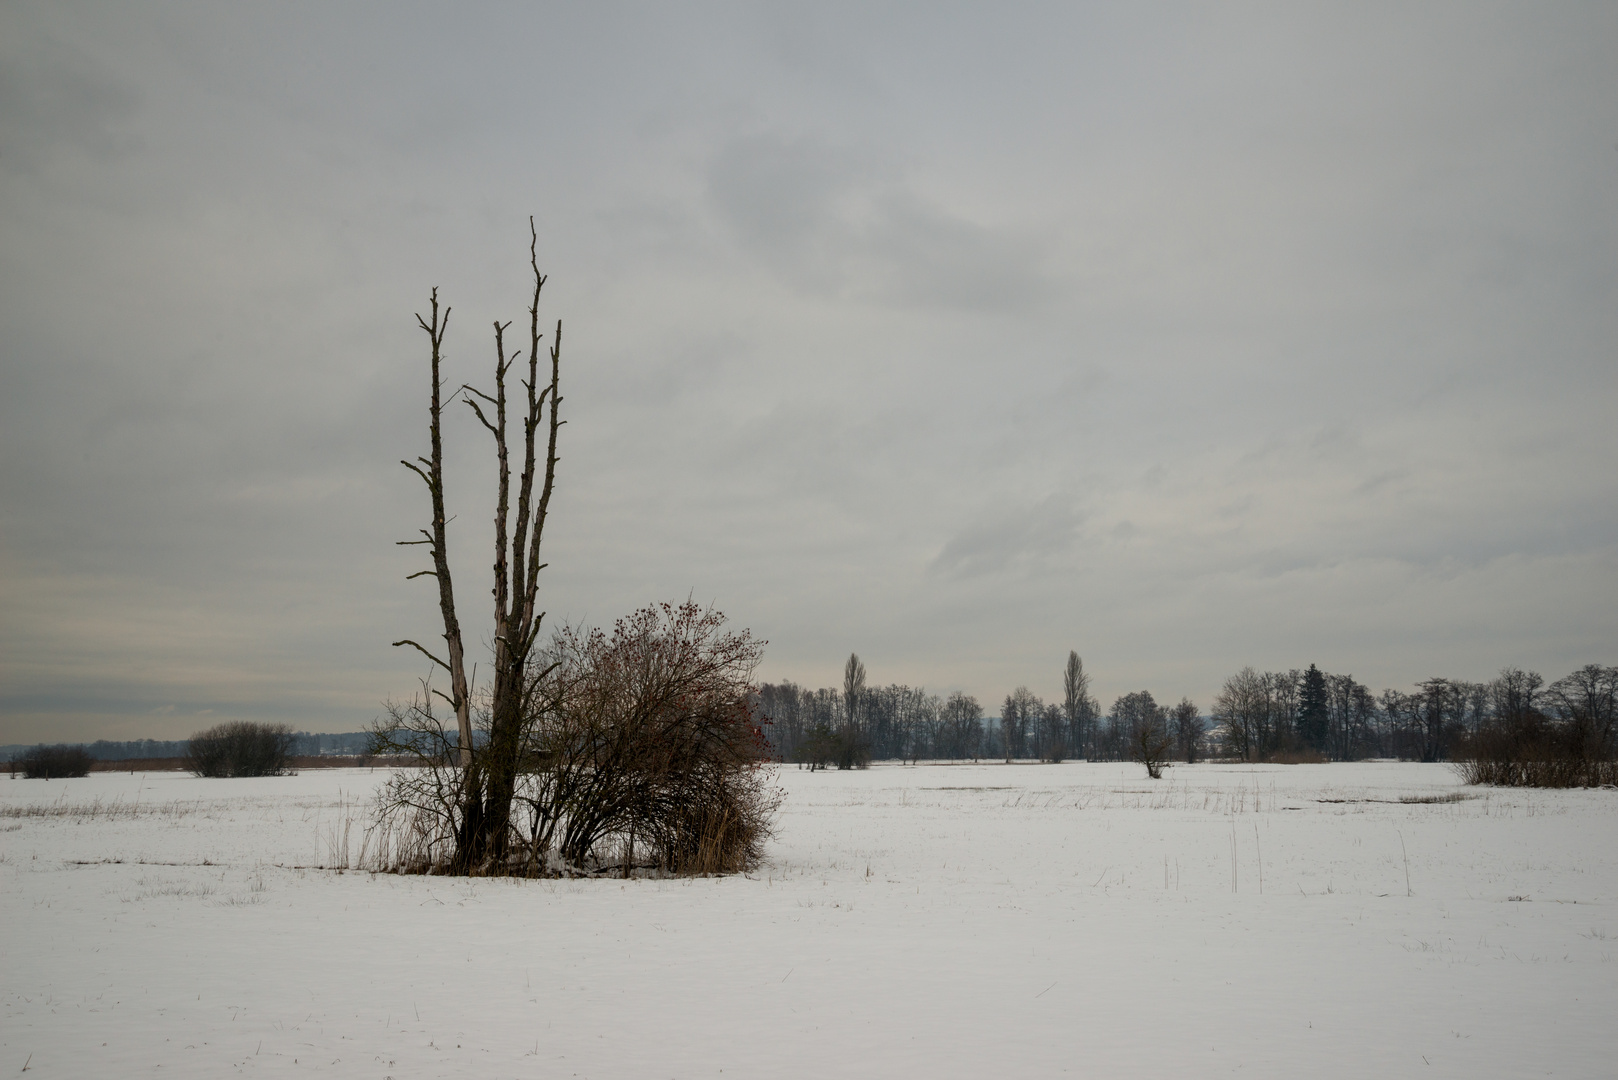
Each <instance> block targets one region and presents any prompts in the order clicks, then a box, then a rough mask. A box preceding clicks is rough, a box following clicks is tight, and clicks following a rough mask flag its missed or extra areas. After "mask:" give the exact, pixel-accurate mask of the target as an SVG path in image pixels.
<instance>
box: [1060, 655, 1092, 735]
mask: <svg viewBox="0 0 1618 1080" xmlns="http://www.w3.org/2000/svg"><path fill="white" fill-rule="evenodd" d="M1099 711H1100V709H1099V707H1098V706H1097V704H1096V701H1095V699H1094V698H1092V697H1091V696H1090V676H1089V674H1088V673H1087V672H1086V671H1085V670H1084V661H1083V660H1081V659H1079V654H1078V653H1077V652H1076V651H1071V650H1070V651H1069V652H1068V654H1067V667H1066V668H1065V669H1063V671H1062V715H1063V716H1064V718H1065V719H1066V720H1067V730H1068V735H1067V744H1068V751H1069V752H1070V753H1072V754H1074V755H1076V756H1078V757H1090V756H1092V755H1093V753H1094V742H1095V733H1094V729H1095V721H1096V714H1097V713H1098V712H1099Z"/></svg>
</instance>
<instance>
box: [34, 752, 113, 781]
mask: <svg viewBox="0 0 1618 1080" xmlns="http://www.w3.org/2000/svg"><path fill="white" fill-rule="evenodd" d="M94 762H95V758H92V757H91V756H90V752H89V751H88V750H86V749H85V748H84V747H82V746H36V747H34V748H33V749H32V750H30V751H28V753H26V754H24V755H23V757H22V767H23V775H24V776H26V777H27V778H28V779H30V780H57V779H60V778H62V777H67V776H88V775H90V766H91V765H92V764H94Z"/></svg>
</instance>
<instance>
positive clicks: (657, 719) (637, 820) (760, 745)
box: [375, 603, 779, 875]
mask: <svg viewBox="0 0 1618 1080" xmlns="http://www.w3.org/2000/svg"><path fill="white" fill-rule="evenodd" d="M723 627H724V616H723V615H721V614H719V613H718V612H716V611H713V610H711V609H710V610H704V609H702V608H700V607H698V606H696V605H695V604H691V603H687V604H683V605H679V606H674V605H668V604H664V605H660V606H657V607H649V608H645V609H642V610H641V611H638V612H636V613H635V614H634V615H631V616H629V617H628V618H626V619H621V620H619V621H618V623H617V624H616V625H615V626H614V628H613V631H612V633H611V634H608V633H606V632H604V631H601V630H594V631H589V632H583V631H577V630H572V629H566V630H563V631H561V632H559V633H558V634H556V635H555V636H554V637H553V638H552V640H551V643H550V645H549V647H548V648H547V649H546V650H545V651H544V653H543V654H541V656H540V658H539V661H540V662H539V663H538V664H537V665H536V667H537V668H539V669H540V672H541V674H540V675H538V676H537V677H536V678H535V680H534V683H533V685H532V686H531V687H530V689H529V693H528V695H527V698H528V700H529V702H530V706H529V708H528V709H527V710H526V711H525V714H524V717H523V724H522V728H521V731H520V732H519V746H518V754H517V760H518V763H519V764H518V778H517V783H516V789H515V792H514V800H513V801H514V807H513V813H512V815H511V823H510V829H511V833H510V835H509V837H508V843H507V845H506V846H507V851H508V853H509V854H508V856H507V857H506V858H505V859H504V860H500V861H497V862H490V863H486V864H484V865H481V866H478V867H476V868H474V869H473V872H474V873H478V874H524V875H540V874H550V873H569V874H573V873H586V874H587V873H595V872H601V871H605V870H609V869H616V870H618V871H620V872H623V873H628V872H629V871H630V870H631V869H632V868H633V867H632V865H631V864H633V863H634V859H635V855H634V853H635V851H636V850H637V849H638V850H639V851H641V852H642V853H643V854H644V857H645V858H646V860H647V861H646V862H644V863H643V864H639V865H641V866H642V868H646V869H659V870H662V871H664V872H670V873H677V874H693V873H698V874H700V873H730V872H735V871H738V870H742V869H745V868H746V867H748V866H750V865H752V864H753V863H754V862H755V861H756V860H757V859H758V858H759V857H760V855H761V854H762V849H763V843H764V840H765V839H766V838H767V837H768V835H769V822H770V817H771V815H772V814H773V812H774V810H775V808H776V806H777V804H778V802H779V795H778V793H777V792H776V791H775V789H774V788H773V787H772V785H771V780H772V778H773V775H774V773H773V771H772V770H771V769H770V768H769V767H768V765H767V764H766V761H765V756H766V754H767V751H768V744H767V743H766V742H765V739H764V735H763V732H762V730H761V728H760V722H759V720H758V718H757V717H756V716H755V715H754V712H753V706H752V704H751V702H752V700H753V699H754V693H753V691H754V688H753V686H752V683H751V681H750V680H751V676H752V671H753V669H754V667H755V666H756V664H757V662H758V657H759V654H760V651H761V643H759V642H756V641H754V640H753V639H752V638H751V636H750V635H749V634H748V633H747V632H746V631H742V632H741V633H732V632H728V631H726V630H724V628H723ZM485 724H486V721H485ZM484 730H485V731H486V730H487V729H486V727H485V728H484ZM375 736H376V746H375V749H376V750H377V751H378V752H385V753H394V754H397V753H406V754H411V755H414V756H415V758H416V759H417V760H418V761H419V762H420V763H421V764H422V765H423V766H424V767H423V768H421V769H418V770H414V771H412V772H410V773H403V774H400V775H399V776H396V777H394V779H393V780H392V782H391V783H390V784H389V785H388V787H387V789H386V791H385V798H384V803H383V805H382V807H381V808H380V809H381V817H382V824H383V826H384V828H385V829H386V830H387V831H388V832H389V835H390V836H395V837H407V838H408V841H407V842H406V841H401V842H400V843H399V845H398V847H399V850H400V851H401V852H407V853H408V858H401V859H399V860H398V861H397V863H396V864H395V865H391V866H388V867H387V868H389V869H401V868H404V867H405V866H406V864H407V863H408V864H409V865H410V866H412V867H415V868H417V869H432V868H437V869H442V868H444V867H446V866H447V865H448V864H447V863H446V862H445V861H444V860H445V859H446V857H447V853H449V852H452V851H454V850H455V844H454V830H455V829H456V828H457V827H458V814H459V807H460V806H461V805H463V804H464V799H463V797H462V795H463V791H462V787H463V785H464V784H465V783H466V782H467V781H466V777H467V776H468V774H469V770H467V769H466V768H464V767H463V766H461V765H460V764H459V755H458V753H456V752H455V751H456V750H457V746H456V740H455V738H454V737H453V735H452V734H451V733H450V732H448V731H446V730H445V729H444V727H443V726H442V725H441V724H440V723H439V722H438V720H437V719H436V717H435V716H434V714H433V713H432V710H431V707H430V699H428V698H426V697H423V698H421V699H418V700H417V701H416V702H413V703H412V704H411V705H409V706H390V718H389V721H388V722H387V724H386V725H385V726H384V727H383V728H380V729H379V730H378V731H377V732H375ZM484 745H485V744H478V743H475V745H474V748H473V767H472V770H470V772H472V774H473V775H474V778H475V770H476V768H477V761H478V756H479V755H480V754H482V753H484V752H485V750H484ZM390 843H391V841H390ZM382 846H384V847H385V846H386V845H382ZM613 860H616V862H614V861H613Z"/></svg>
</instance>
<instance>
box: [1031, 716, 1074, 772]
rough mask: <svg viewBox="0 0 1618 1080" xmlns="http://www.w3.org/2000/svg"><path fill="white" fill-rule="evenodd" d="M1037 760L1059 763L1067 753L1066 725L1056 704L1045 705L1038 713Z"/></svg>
mask: <svg viewBox="0 0 1618 1080" xmlns="http://www.w3.org/2000/svg"><path fill="white" fill-rule="evenodd" d="M1038 730H1039V738H1038V740H1037V741H1038V743H1039V760H1041V761H1049V762H1052V763H1059V762H1061V761H1062V760H1064V759H1065V758H1066V757H1067V755H1068V748H1067V733H1068V725H1067V721H1066V719H1065V718H1064V717H1063V716H1062V709H1061V707H1060V706H1058V705H1054V704H1052V705H1047V706H1045V708H1044V710H1043V711H1042V712H1041V713H1040V714H1039V729H1038Z"/></svg>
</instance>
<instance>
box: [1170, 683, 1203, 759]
mask: <svg viewBox="0 0 1618 1080" xmlns="http://www.w3.org/2000/svg"><path fill="white" fill-rule="evenodd" d="M1169 719H1170V721H1171V722H1172V724H1173V735H1174V745H1175V748H1176V749H1177V750H1178V751H1179V756H1180V758H1181V759H1182V760H1184V761H1185V763H1186V764H1187V765H1190V764H1192V763H1193V762H1195V761H1196V760H1197V758H1198V757H1199V756H1200V755H1201V753H1202V714H1201V713H1199V712H1198V711H1197V706H1196V704H1195V703H1194V702H1193V701H1192V700H1191V699H1190V698H1186V697H1183V698H1181V699H1180V703H1179V704H1178V705H1176V706H1174V709H1173V710H1172V711H1171V712H1170V714H1169Z"/></svg>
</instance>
